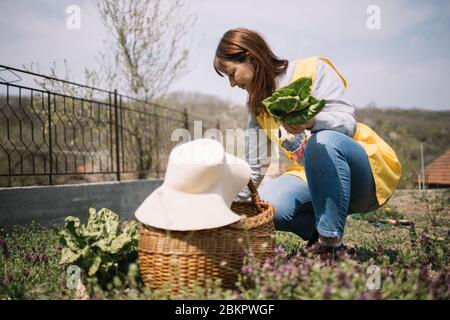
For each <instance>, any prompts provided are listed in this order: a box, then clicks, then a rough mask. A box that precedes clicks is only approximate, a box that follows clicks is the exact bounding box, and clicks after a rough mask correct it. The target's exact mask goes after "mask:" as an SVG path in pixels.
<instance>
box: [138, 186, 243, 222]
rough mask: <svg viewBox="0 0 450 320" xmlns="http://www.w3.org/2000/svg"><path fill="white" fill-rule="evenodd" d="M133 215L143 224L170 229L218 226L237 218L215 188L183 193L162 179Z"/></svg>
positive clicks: (234, 220)
mask: <svg viewBox="0 0 450 320" xmlns="http://www.w3.org/2000/svg"><path fill="white" fill-rule="evenodd" d="M135 216H136V218H137V219H138V220H139V221H140V222H142V223H144V224H146V225H149V226H152V227H155V228H159V229H165V230H173V231H188V230H202V229H212V228H219V227H223V226H226V225H229V224H232V223H234V222H237V221H239V220H240V218H241V217H240V216H239V215H238V214H236V213H234V212H233V211H232V210H231V209H230V208H229V207H228V206H227V204H226V203H225V201H224V199H223V197H222V196H221V194H220V190H218V189H216V188H214V189H213V190H210V192H208V193H199V194H192V193H189V194H187V193H184V192H180V191H178V190H175V189H173V188H171V187H170V186H167V185H165V184H164V183H163V184H162V185H161V186H160V187H159V188H157V189H156V190H155V191H154V192H153V193H151V194H150V195H149V196H148V197H147V198H146V199H145V200H144V202H142V204H141V205H140V206H139V208H138V209H137V210H136V212H135Z"/></svg>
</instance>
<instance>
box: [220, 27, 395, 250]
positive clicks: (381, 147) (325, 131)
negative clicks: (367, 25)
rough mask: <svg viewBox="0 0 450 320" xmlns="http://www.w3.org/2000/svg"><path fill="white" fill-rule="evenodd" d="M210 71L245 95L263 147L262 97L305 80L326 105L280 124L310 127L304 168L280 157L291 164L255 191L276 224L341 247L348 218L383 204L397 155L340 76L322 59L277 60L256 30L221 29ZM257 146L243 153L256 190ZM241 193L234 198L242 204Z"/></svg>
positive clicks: (269, 122)
mask: <svg viewBox="0 0 450 320" xmlns="http://www.w3.org/2000/svg"><path fill="white" fill-rule="evenodd" d="M214 68H215V70H216V72H217V73H218V74H219V75H220V76H224V75H226V76H228V78H229V81H230V85H231V86H232V87H234V86H236V85H237V86H238V87H239V88H241V89H243V90H245V91H247V93H248V102H247V104H248V107H247V109H248V129H249V130H258V129H260V128H261V129H263V130H264V131H265V132H266V133H267V135H268V137H269V138H270V140H269V141H270V142H269V143H275V144H276V145H278V144H279V139H278V135H277V134H273V132H274V130H275V132H277V130H278V127H279V124H277V123H276V122H275V120H274V118H273V117H272V116H271V115H270V114H269V113H268V111H267V109H266V108H265V106H264V105H263V104H262V103H261V101H262V100H264V99H265V98H267V97H269V96H270V95H271V94H272V93H273V92H274V91H275V90H277V89H278V88H281V87H284V86H286V85H288V84H290V83H291V82H293V81H295V80H296V79H298V78H300V77H311V78H312V80H313V81H312V86H311V94H312V95H313V96H314V97H315V98H317V99H325V100H326V101H327V103H326V105H325V107H324V108H323V110H322V111H321V112H320V113H319V114H317V115H316V116H315V117H314V118H313V119H311V120H309V121H308V122H306V123H304V124H299V125H289V124H287V123H283V126H284V127H285V128H286V130H288V131H289V132H291V133H301V132H303V131H304V130H309V131H310V132H311V133H312V135H311V136H310V138H309V139H308V141H307V145H306V149H305V152H304V161H303V162H304V166H302V165H300V164H299V163H296V162H295V161H294V159H293V158H292V156H290V154H289V153H286V155H287V156H288V158H289V159H290V160H291V162H292V165H291V166H290V167H289V169H288V170H287V171H286V172H284V173H283V174H282V175H281V176H279V177H277V178H276V179H273V180H271V181H269V182H267V183H265V184H264V185H262V186H261V188H259V193H260V196H261V198H262V199H263V200H266V201H268V202H270V203H271V204H272V205H273V206H274V207H275V209H276V216H275V227H276V228H277V229H278V230H283V231H290V232H293V233H295V234H297V235H298V236H300V237H301V238H303V239H305V240H309V242H308V245H311V244H312V243H314V242H316V241H317V240H318V241H319V243H320V249H324V250H325V251H333V252H334V251H335V250H336V249H339V248H342V237H343V235H344V228H345V223H346V218H347V215H348V214H349V213H354V212H368V211H372V210H374V209H376V208H378V207H380V206H381V205H383V204H384V203H385V202H386V201H387V200H388V199H389V197H390V196H391V195H392V193H393V192H394V190H395V187H396V185H397V183H398V181H399V178H400V174H401V167H400V163H399V161H398V159H397V157H396V155H395V152H394V151H393V150H392V149H391V148H390V147H389V146H388V145H387V144H386V143H385V142H384V141H383V140H382V139H381V138H380V137H378V136H377V135H376V133H375V132H373V131H372V130H371V129H370V128H369V127H367V126H365V125H363V124H361V123H358V122H357V120H356V117H355V113H354V107H353V106H352V104H351V103H350V102H349V100H348V97H347V93H346V87H347V83H346V81H345V79H344V77H343V76H342V75H341V74H340V73H339V72H338V71H337V69H336V68H335V67H334V66H333V64H332V63H331V61H329V60H328V59H326V58H318V57H310V58H306V59H298V60H295V61H287V60H282V59H279V58H278V57H277V56H275V54H274V53H273V52H272V50H271V49H270V48H269V46H268V45H267V43H266V42H265V40H264V39H263V38H262V36H260V35H259V34H258V33H257V32H255V31H252V30H249V29H245V28H237V29H232V30H229V31H227V32H226V33H225V34H224V35H223V37H222V39H221V40H220V43H219V45H218V47H217V51H216V55H215V59H214ZM261 146H262V143H261V142H259V143H258V142H257V141H256V140H252V139H249V138H248V139H247V141H246V156H247V161H249V162H250V165H251V167H252V179H253V181H254V182H255V184H256V185H257V186H258V185H259V183H260V182H261V180H262V178H263V177H264V175H263V170H264V169H265V164H264V163H265V162H266V163H267V161H265V159H264V158H265V157H267V154H264V153H263V154H261V152H258V151H261V150H263V149H264V150H265V148H261ZM248 196H249V194H248V190H243V191H241V193H240V194H239V196H238V197H237V200H245V199H247V198H248Z"/></svg>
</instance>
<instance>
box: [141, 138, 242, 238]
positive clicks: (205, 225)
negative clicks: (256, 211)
mask: <svg viewBox="0 0 450 320" xmlns="http://www.w3.org/2000/svg"><path fill="white" fill-rule="evenodd" d="M249 180H250V166H249V164H248V163H247V162H246V161H244V160H242V159H240V158H238V157H235V156H233V155H231V154H229V153H227V152H225V150H224V148H223V146H222V144H221V143H219V142H218V141H216V140H212V139H196V140H193V141H190V142H187V143H184V144H182V145H179V146H177V147H175V148H174V149H173V150H172V151H171V152H170V155H169V162H168V165H167V170H166V174H165V179H164V182H163V184H162V185H161V186H160V187H159V188H157V189H156V190H155V191H153V192H152V193H151V194H150V195H149V196H148V197H147V198H146V199H145V200H144V202H142V204H141V205H140V206H139V208H138V209H137V210H136V212H135V216H136V218H137V219H138V220H139V221H140V222H142V223H144V224H146V225H149V226H152V227H155V228H160V229H165V230H177V231H187V230H201V229H211V228H218V227H222V226H225V225H228V224H231V223H234V222H236V221H239V220H240V216H239V215H238V214H236V213H234V212H233V211H231V209H230V207H231V203H232V201H233V199H234V198H235V197H236V195H237V194H238V193H239V191H241V190H242V188H243V187H245V186H246V185H247V183H248V182H249Z"/></svg>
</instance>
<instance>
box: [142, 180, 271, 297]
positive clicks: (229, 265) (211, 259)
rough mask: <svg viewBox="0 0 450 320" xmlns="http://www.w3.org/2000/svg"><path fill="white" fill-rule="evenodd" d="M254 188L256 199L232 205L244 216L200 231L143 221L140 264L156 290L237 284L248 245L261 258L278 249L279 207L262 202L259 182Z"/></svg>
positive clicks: (250, 183) (235, 210) (252, 185)
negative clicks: (276, 220)
mask: <svg viewBox="0 0 450 320" xmlns="http://www.w3.org/2000/svg"><path fill="white" fill-rule="evenodd" d="M248 187H249V189H250V191H251V198H252V202H233V203H232V205H231V210H233V211H234V212H235V213H237V214H240V215H245V216H246V217H245V218H244V219H241V220H240V221H238V222H236V223H233V224H231V225H228V226H225V227H221V228H215V229H207V230H197V231H166V230H162V229H157V228H153V227H150V226H147V225H143V224H141V229H140V238H139V267H140V272H141V276H142V279H143V281H144V283H145V284H146V285H149V286H150V287H151V288H153V289H160V288H166V289H169V290H170V291H171V292H172V293H173V294H177V293H179V292H180V290H181V289H183V288H184V289H187V290H190V289H191V288H192V287H193V286H194V285H200V286H202V285H204V284H205V282H206V280H207V279H208V278H209V279H219V278H220V279H221V280H222V286H223V287H224V288H232V287H233V286H234V284H235V282H236V280H237V276H238V274H239V273H240V272H241V267H242V265H243V257H244V251H245V250H244V249H250V250H251V251H252V252H253V253H254V256H255V257H256V258H261V259H262V258H265V257H267V256H270V255H272V254H273V250H274V246H275V237H274V224H273V216H274V214H275V210H274V208H273V207H272V206H271V205H270V204H269V203H268V202H266V201H261V200H260V198H259V195H258V193H257V191H256V188H255V186H254V184H253V182H252V181H251V180H250V182H249V183H248Z"/></svg>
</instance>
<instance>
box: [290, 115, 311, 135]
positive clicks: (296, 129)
mask: <svg viewBox="0 0 450 320" xmlns="http://www.w3.org/2000/svg"><path fill="white" fill-rule="evenodd" d="M315 123H316V121H315V120H314V118H311V119H309V120H308V121H306V122H305V123H301V124H296V125H291V124H288V123H286V122H283V127H284V128H285V129H286V130H287V131H288V132H289V133H293V134H295V133H302V132H303V131H305V130H306V129H311V128H312V127H314V124H315Z"/></svg>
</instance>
